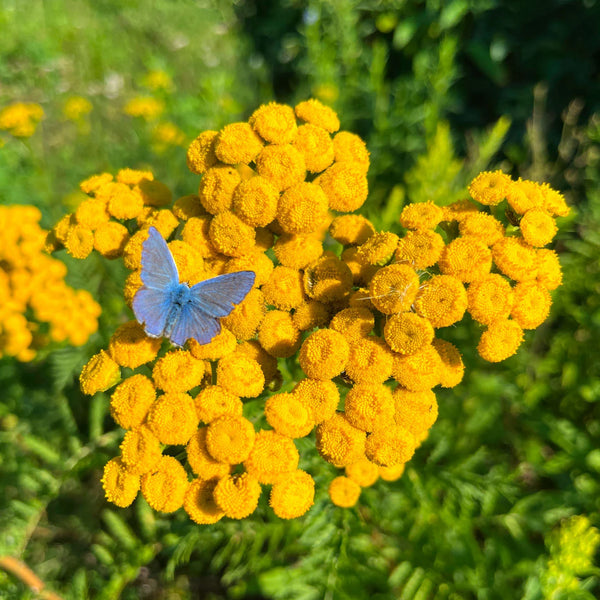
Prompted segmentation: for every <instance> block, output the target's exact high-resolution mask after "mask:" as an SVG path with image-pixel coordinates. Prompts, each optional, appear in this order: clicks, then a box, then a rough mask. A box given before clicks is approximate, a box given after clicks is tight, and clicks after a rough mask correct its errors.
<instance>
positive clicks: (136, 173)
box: [105, 169, 154, 185]
mask: <svg viewBox="0 0 600 600" xmlns="http://www.w3.org/2000/svg"><path fill="white" fill-rule="evenodd" d="M105 175H106V173H105ZM111 180H112V178H111V179H109V180H108V181H111ZM116 180H117V181H118V182H119V183H126V184H127V185H138V184H139V183H140V182H142V181H144V180H146V181H153V180H154V175H153V174H152V172H151V171H140V170H138V169H120V170H119V172H118V173H117V176H116Z"/></svg>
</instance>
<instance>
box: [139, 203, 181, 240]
mask: <svg viewBox="0 0 600 600" xmlns="http://www.w3.org/2000/svg"><path fill="white" fill-rule="evenodd" d="M178 225H179V221H178V220H177V217H176V216H175V215H174V214H173V213H172V212H171V211H170V210H167V209H164V210H155V211H153V212H152V213H151V214H150V216H149V217H148V219H146V221H145V222H144V226H145V227H156V229H158V232H159V233H160V235H162V236H163V237H164V238H165V239H167V238H168V237H169V236H170V235H171V234H172V233H173V232H174V231H175V229H176V227H177V226H178Z"/></svg>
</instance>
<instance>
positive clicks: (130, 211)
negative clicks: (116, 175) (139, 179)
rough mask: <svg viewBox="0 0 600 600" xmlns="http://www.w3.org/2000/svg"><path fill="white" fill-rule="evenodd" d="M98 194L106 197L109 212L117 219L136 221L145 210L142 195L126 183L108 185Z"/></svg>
mask: <svg viewBox="0 0 600 600" xmlns="http://www.w3.org/2000/svg"><path fill="white" fill-rule="evenodd" d="M98 192H102V195H103V196H105V197H106V199H107V207H108V212H109V213H110V214H111V215H112V216H113V217H114V218H115V219H120V220H124V219H135V217H137V216H138V215H139V214H140V213H141V212H142V210H143V208H144V199H143V197H142V195H141V194H140V193H139V192H137V191H135V190H132V189H131V188H130V187H129V186H128V185H125V184H124V183H107V184H106V186H103V187H102V188H100V190H98ZM98 192H97V193H98Z"/></svg>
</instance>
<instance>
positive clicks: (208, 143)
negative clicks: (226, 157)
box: [187, 131, 219, 175]
mask: <svg viewBox="0 0 600 600" xmlns="http://www.w3.org/2000/svg"><path fill="white" fill-rule="evenodd" d="M218 135H219V132H218V131H203V132H202V133H201V134H200V135H199V136H198V137H197V138H196V139H195V140H194V141H193V142H192V143H191V144H190V145H189V148H188V151H187V165H188V168H189V170H190V171H191V172H192V173H196V175H201V174H202V173H206V171H208V169H210V168H211V167H214V166H215V165H216V164H217V156H216V154H215V141H216V139H217V136H218Z"/></svg>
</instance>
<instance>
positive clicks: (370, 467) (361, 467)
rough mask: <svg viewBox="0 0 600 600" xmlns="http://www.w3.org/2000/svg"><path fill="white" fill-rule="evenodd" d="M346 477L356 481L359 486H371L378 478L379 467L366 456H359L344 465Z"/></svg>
mask: <svg viewBox="0 0 600 600" xmlns="http://www.w3.org/2000/svg"><path fill="white" fill-rule="evenodd" d="M346 477H348V479H351V480H352V481H354V483H358V485H360V487H361V488H363V487H370V486H372V485H373V484H374V483H375V482H376V481H377V480H378V479H379V467H378V466H377V465H376V464H375V463H372V462H371V461H370V460H369V459H368V458H364V457H363V458H361V459H359V460H357V461H356V462H353V463H352V464H350V465H346Z"/></svg>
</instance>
